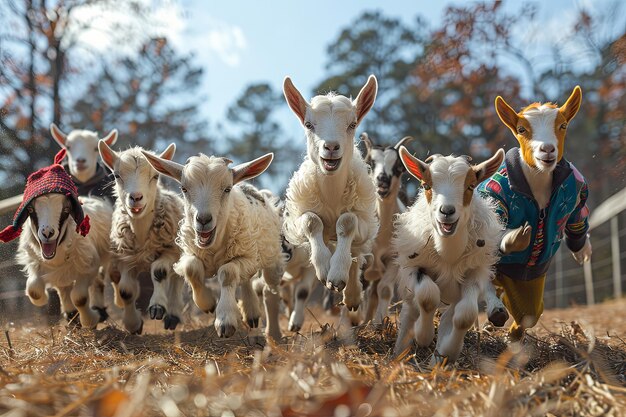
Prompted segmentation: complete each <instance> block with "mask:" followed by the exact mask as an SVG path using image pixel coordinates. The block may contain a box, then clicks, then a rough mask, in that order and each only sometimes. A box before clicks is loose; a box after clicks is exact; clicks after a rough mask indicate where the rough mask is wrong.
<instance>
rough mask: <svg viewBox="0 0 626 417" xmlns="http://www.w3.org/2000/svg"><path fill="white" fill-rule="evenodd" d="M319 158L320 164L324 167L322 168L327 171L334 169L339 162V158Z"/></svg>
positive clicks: (337, 166)
mask: <svg viewBox="0 0 626 417" xmlns="http://www.w3.org/2000/svg"><path fill="white" fill-rule="evenodd" d="M320 159H321V161H322V166H323V167H324V169H325V170H326V171H329V172H332V171H336V170H337V168H339V165H340V164H341V158H337V159H325V158H321V157H320Z"/></svg>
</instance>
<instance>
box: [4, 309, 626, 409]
mask: <svg viewBox="0 0 626 417" xmlns="http://www.w3.org/2000/svg"><path fill="white" fill-rule="evenodd" d="M625 309H626V300H624V299H623V300H620V301H612V302H609V303H605V304H602V305H598V306H594V307H575V308H570V309H566V310H552V311H548V312H546V314H545V316H544V317H543V318H542V320H541V321H540V324H539V326H538V327H537V328H536V329H533V331H531V332H530V334H529V337H527V338H526V340H525V342H524V343H523V344H522V345H519V344H516V345H510V346H509V345H507V343H506V340H505V337H504V332H503V331H502V330H493V329H491V330H488V329H485V330H482V331H480V332H478V331H476V330H473V331H471V332H470V333H468V335H467V337H466V340H465V348H464V351H463V355H462V358H461V360H460V361H459V363H457V364H456V366H454V367H451V366H448V367H446V368H436V369H430V368H429V367H428V366H427V364H428V356H429V355H430V353H431V352H432V349H416V348H413V349H412V351H411V352H409V353H408V354H407V355H406V357H404V358H403V359H402V360H393V359H392V358H391V356H390V351H391V349H392V347H393V343H394V338H395V333H396V327H395V322H394V319H392V320H390V321H389V322H387V323H385V324H384V325H383V326H381V327H378V328H375V327H372V326H367V325H365V326H361V327H359V328H356V329H350V328H349V327H348V326H345V325H343V324H341V321H340V320H338V319H337V318H334V317H329V316H326V315H325V313H323V312H318V311H317V310H314V311H313V312H311V311H309V314H308V315H307V321H306V323H305V329H306V330H303V332H302V334H299V335H295V336H289V337H285V338H284V339H283V342H282V343H281V344H278V345H276V344H266V343H265V340H264V339H263V338H262V337H259V336H258V335H254V334H253V335H252V336H250V335H248V334H247V333H244V332H241V333H238V334H237V335H236V336H235V337H233V338H232V339H229V340H220V339H218V338H217V337H216V335H215V331H214V329H213V328H212V326H208V327H207V326H206V324H207V323H208V317H207V316H199V317H192V318H191V319H192V320H191V324H187V325H185V326H184V327H183V328H182V329H181V330H180V331H176V332H175V333H173V334H172V333H165V332H164V331H162V330H160V324H159V323H156V322H146V325H145V327H144V334H143V335H141V336H129V335H127V334H125V333H124V332H123V331H122V330H121V329H120V328H119V325H118V324H117V323H116V322H115V321H112V322H111V323H109V326H102V325H101V326H100V327H101V328H99V329H98V330H96V331H90V330H83V329H68V328H67V327H66V326H65V325H56V326H52V327H48V326H42V325H38V326H34V325H33V326H28V325H25V326H19V327H14V328H7V329H5V332H4V333H5V334H4V335H2V339H3V340H2V342H1V343H0V415H2V416H76V415H80V416H83V415H87V416H98V417H103V416H118V417H121V416H148V415H162V416H167V417H175V416H205V415H210V416H285V417H287V416H299V415H303V416H337V417H339V416H345V417H348V416H363V417H365V416H388V417H392V416H431V415H436V416H453V415H459V416H462V415H472V416H479V415H485V416H502V415H506V416H510V417H513V416H528V415H536V416H543V415H548V416H551V415H558V416H561V415H565V416H569V415H571V416H580V415H583V416H623V415H626V342H625V340H624V336H625V335H626V321H625V320H623V312H624V311H625ZM211 321H212V320H211ZM327 321H329V322H331V324H325V323H326V322H327Z"/></svg>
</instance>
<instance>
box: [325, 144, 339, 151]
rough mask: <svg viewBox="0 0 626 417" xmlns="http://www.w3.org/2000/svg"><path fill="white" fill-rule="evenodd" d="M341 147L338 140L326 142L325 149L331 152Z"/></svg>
mask: <svg viewBox="0 0 626 417" xmlns="http://www.w3.org/2000/svg"><path fill="white" fill-rule="evenodd" d="M339 147H340V146H339V144H338V143H336V142H332V143H329V142H324V149H326V150H327V151H331V152H334V151H338V150H339Z"/></svg>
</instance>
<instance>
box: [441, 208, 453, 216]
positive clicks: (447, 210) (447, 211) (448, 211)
mask: <svg viewBox="0 0 626 417" xmlns="http://www.w3.org/2000/svg"><path fill="white" fill-rule="evenodd" d="M439 211H440V212H441V214H443V215H445V216H452V215H453V214H454V213H455V212H456V209H455V208H454V206H441V207H439Z"/></svg>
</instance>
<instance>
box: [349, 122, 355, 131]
mask: <svg viewBox="0 0 626 417" xmlns="http://www.w3.org/2000/svg"><path fill="white" fill-rule="evenodd" d="M354 129H356V122H352V123H350V125H348V130H354Z"/></svg>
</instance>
